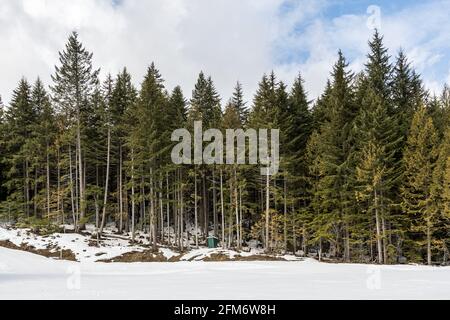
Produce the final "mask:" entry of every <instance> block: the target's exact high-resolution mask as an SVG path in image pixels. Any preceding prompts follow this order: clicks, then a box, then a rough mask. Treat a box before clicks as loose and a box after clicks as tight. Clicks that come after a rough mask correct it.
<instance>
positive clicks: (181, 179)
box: [180, 170, 189, 251]
mask: <svg viewBox="0 0 450 320" xmlns="http://www.w3.org/2000/svg"><path fill="white" fill-rule="evenodd" d="M180 184H181V185H180V202H181V203H180V238H181V242H180V243H181V245H180V247H181V251H183V249H184V236H183V233H184V190H183V172H182V171H181V170H180ZM186 237H187V239H186V240H187V243H188V245H189V235H188V233H187V232H186Z"/></svg>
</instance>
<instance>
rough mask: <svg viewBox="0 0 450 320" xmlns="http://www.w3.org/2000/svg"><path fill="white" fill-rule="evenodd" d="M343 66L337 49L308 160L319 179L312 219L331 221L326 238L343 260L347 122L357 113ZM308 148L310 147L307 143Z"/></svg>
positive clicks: (347, 254)
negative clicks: (319, 123) (314, 147)
mask: <svg viewBox="0 0 450 320" xmlns="http://www.w3.org/2000/svg"><path fill="white" fill-rule="evenodd" d="M347 67H348V64H347V62H346V60H345V58H344V56H343V54H342V52H340V51H339V54H338V61H337V62H336V64H335V66H334V68H333V73H332V78H333V81H332V83H331V87H330V92H329V96H328V98H327V100H326V101H327V104H326V109H324V113H325V119H326V120H325V122H324V123H323V124H322V126H321V127H320V130H319V136H318V137H316V139H317V140H318V141H317V140H316V141H315V146H316V147H319V148H320V149H319V150H320V151H315V152H312V153H313V154H316V155H319V154H320V157H319V159H317V160H314V159H312V160H311V161H312V162H313V163H317V169H318V170H317V171H318V172H320V175H319V176H320V178H319V180H318V181H316V183H317V186H316V187H313V188H315V189H316V190H317V192H319V194H318V195H316V196H314V195H313V197H320V198H321V199H322V201H321V202H320V208H315V209H313V211H316V212H319V215H321V217H319V216H318V217H316V219H319V220H322V221H323V220H324V219H329V220H330V221H332V229H333V235H331V234H329V235H328V236H327V237H326V238H328V240H329V242H330V245H331V246H332V247H333V248H332V249H333V251H334V255H336V256H338V257H340V256H342V255H343V257H344V259H345V260H349V259H350V225H349V214H350V212H351V206H352V205H351V203H350V201H351V199H352V190H351V189H350V188H349V186H350V184H351V178H352V166H351V152H352V148H351V144H350V142H351V125H352V122H353V119H354V117H355V116H356V113H357V109H356V106H355V104H354V88H353V83H352V82H353V74H352V73H351V72H349V71H347ZM311 148H313V146H310V149H311ZM316 203H317V204H319V202H316ZM323 216H325V217H326V218H325V217H323ZM330 232H331V231H330ZM323 238H325V235H324V237H323ZM342 247H344V250H343V252H342V250H341V248H342Z"/></svg>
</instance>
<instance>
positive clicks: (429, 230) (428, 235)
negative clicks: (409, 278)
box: [427, 221, 431, 266]
mask: <svg viewBox="0 0 450 320" xmlns="http://www.w3.org/2000/svg"><path fill="white" fill-rule="evenodd" d="M427 263H428V265H429V266H431V227H430V222H428V221H427Z"/></svg>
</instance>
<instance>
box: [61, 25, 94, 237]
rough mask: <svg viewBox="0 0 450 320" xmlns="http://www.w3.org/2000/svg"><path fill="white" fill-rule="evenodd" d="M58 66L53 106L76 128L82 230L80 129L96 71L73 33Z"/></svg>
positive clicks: (82, 179) (82, 192) (92, 89)
mask: <svg viewBox="0 0 450 320" xmlns="http://www.w3.org/2000/svg"><path fill="white" fill-rule="evenodd" d="M59 62H60V64H61V65H60V66H59V67H56V68H55V74H54V75H53V76H52V80H53V82H54V85H53V87H52V91H53V99H54V103H55V105H56V106H57V108H58V109H59V110H61V111H62V112H64V113H65V114H66V115H67V117H68V118H69V119H70V120H71V122H72V125H73V127H74V128H75V137H74V138H75V141H76V158H77V159H76V162H77V166H78V168H77V170H78V177H77V179H76V180H77V188H78V197H79V203H80V206H79V212H80V225H79V228H80V229H83V228H84V225H85V222H86V221H85V220H86V219H85V214H86V207H87V204H86V195H85V192H86V185H85V179H84V177H85V174H84V172H85V169H86V163H85V159H84V155H85V152H86V150H85V146H84V145H83V144H82V130H83V127H84V125H85V123H83V119H85V118H86V117H87V116H88V115H86V113H88V114H89V109H88V107H89V106H90V102H91V101H90V100H91V98H92V95H93V92H94V89H95V87H96V85H97V84H98V73H99V70H94V69H93V67H92V53H90V52H88V51H87V50H86V49H85V48H84V47H83V45H82V43H81V42H80V41H79V40H78V34H77V33H76V32H73V33H72V34H71V35H70V36H69V39H68V41H67V44H66V46H65V50H64V51H63V52H60V53H59Z"/></svg>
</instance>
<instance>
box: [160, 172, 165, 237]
mask: <svg viewBox="0 0 450 320" xmlns="http://www.w3.org/2000/svg"><path fill="white" fill-rule="evenodd" d="M162 190H163V180H162V174H161V173H160V174H159V220H160V221H159V224H160V232H161V237H160V239H161V241H164V207H163V193H162Z"/></svg>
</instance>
